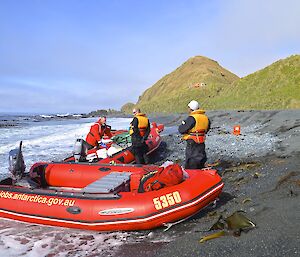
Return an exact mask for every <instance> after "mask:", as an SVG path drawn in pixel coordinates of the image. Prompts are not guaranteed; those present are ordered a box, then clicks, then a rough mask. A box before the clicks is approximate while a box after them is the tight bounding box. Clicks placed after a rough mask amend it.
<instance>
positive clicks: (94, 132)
mask: <svg viewBox="0 0 300 257" xmlns="http://www.w3.org/2000/svg"><path fill="white" fill-rule="evenodd" d="M104 134H105V135H107V136H108V137H109V138H111V137H112V134H111V132H110V127H109V126H107V125H104V126H103V125H102V126H101V124H100V123H99V122H96V123H95V124H93V125H92V126H91V129H90V132H89V133H88V134H87V136H86V140H85V141H86V142H87V143H88V144H90V145H92V146H98V142H99V141H100V140H101V138H102V137H103V136H104Z"/></svg>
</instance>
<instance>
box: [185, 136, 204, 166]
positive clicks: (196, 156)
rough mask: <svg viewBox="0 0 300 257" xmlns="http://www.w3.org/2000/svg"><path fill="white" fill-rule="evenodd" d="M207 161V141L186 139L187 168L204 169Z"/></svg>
mask: <svg viewBox="0 0 300 257" xmlns="http://www.w3.org/2000/svg"><path fill="white" fill-rule="evenodd" d="M206 161H207V157H206V152H205V143H200V144H198V143H196V142H195V141H194V140H192V139H188V140H187V141H186V149H185V168H186V169H202V168H203V167H204V164H205V162H206Z"/></svg>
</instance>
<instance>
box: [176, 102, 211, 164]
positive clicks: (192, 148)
mask: <svg viewBox="0 0 300 257" xmlns="http://www.w3.org/2000/svg"><path fill="white" fill-rule="evenodd" d="M187 106H188V107H189V113H190V115H189V116H188V117H187V118H186V119H185V120H184V121H182V124H181V125H180V126H179V127H178V131H179V133H181V134H183V137H182V139H183V140H186V144H187V145H186V150H185V168H186V169H202V168H203V167H204V165H205V162H206V160H207V157H206V152H205V135H206V133H207V132H208V130H209V129H210V121H209V119H208V117H207V116H206V115H205V111H204V110H201V109H199V108H200V107H199V103H198V102H197V101H195V100H192V101H190V102H189V104H188V105H187Z"/></svg>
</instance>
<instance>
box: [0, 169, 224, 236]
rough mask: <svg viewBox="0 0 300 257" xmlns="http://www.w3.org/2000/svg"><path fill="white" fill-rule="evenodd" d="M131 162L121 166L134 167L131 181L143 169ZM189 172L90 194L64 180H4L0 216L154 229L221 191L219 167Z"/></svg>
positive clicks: (190, 211) (112, 228)
mask: <svg viewBox="0 0 300 257" xmlns="http://www.w3.org/2000/svg"><path fill="white" fill-rule="evenodd" d="M101 167H105V166H101ZM132 167H133V168H134V169H133V168H132V169H131V168H130V166H125V168H124V167H123V172H128V170H130V171H131V172H130V174H129V176H130V177H131V179H132V180H133V177H134V176H136V175H138V174H142V173H143V172H144V171H143V169H144V168H143V167H136V166H132ZM151 167H152V169H156V168H157V167H155V166H148V167H147V168H148V170H149V169H151ZM114 172H116V171H115V170H114ZM186 172H187V173H188V175H189V178H187V179H186V180H185V181H184V182H182V183H180V184H178V185H175V186H170V187H165V188H162V189H160V190H157V191H150V192H144V193H139V192H138V191H137V190H136V189H133V186H132V184H128V185H126V187H127V188H126V189H125V190H123V191H122V190H121V191H119V192H110V193H106V194H104V193H88V192H84V190H83V189H82V188H81V189H80V190H79V189H78V191H76V189H73V190H70V189H66V185H64V187H60V188H53V186H48V187H47V188H37V189H32V188H31V189H30V188H26V187H21V186H12V185H1V186H0V216H1V217H3V218H9V219H14V220H19V221H24V222H31V223H37V224H44V225H51V226H61V227H69V228H77V229H89V230H98V231H115V230H118V231H119V230H145V229H153V228H156V227H160V226H162V225H164V224H166V223H172V222H175V221H178V220H181V219H184V218H186V217H189V216H192V215H193V214H195V213H197V212H199V211H200V210H201V209H202V208H204V207H205V206H206V205H208V204H209V203H210V202H212V201H213V200H214V199H216V198H217V197H218V195H219V194H220V193H221V190H222V188H223V182H222V181H221V178H220V177H219V175H218V174H217V172H216V171H215V170H186ZM100 179H101V178H100ZM130 183H131V181H130ZM135 188H136V186H135ZM123 189H124V188H123Z"/></svg>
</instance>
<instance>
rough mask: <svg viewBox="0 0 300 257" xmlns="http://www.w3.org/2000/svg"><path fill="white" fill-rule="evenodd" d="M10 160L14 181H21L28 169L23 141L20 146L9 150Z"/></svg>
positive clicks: (10, 169)
mask: <svg viewBox="0 0 300 257" xmlns="http://www.w3.org/2000/svg"><path fill="white" fill-rule="evenodd" d="M8 162H9V168H8V169H9V171H10V172H11V175H12V180H13V182H17V181H19V180H20V179H21V178H22V177H23V176H24V172H25V169H26V165H25V162H24V158H23V153H22V141H21V142H20V146H19V148H17V149H13V150H10V151H9V157H8Z"/></svg>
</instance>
